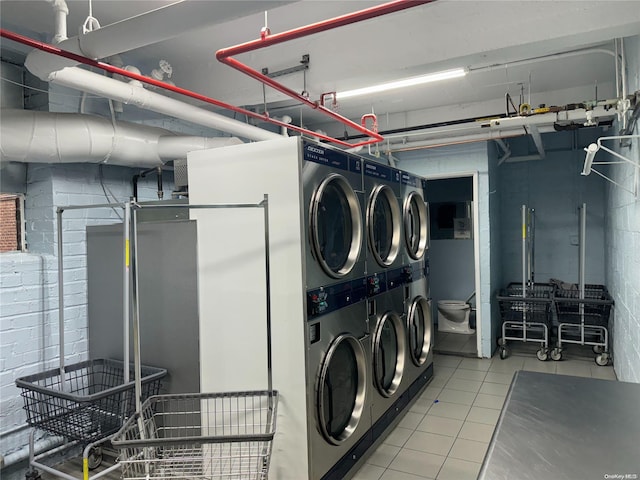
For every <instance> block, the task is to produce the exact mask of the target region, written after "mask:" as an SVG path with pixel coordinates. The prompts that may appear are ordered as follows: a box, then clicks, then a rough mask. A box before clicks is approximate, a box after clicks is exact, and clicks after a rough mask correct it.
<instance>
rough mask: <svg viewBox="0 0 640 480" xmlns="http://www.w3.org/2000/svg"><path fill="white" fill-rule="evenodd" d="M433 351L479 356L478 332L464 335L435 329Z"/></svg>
mask: <svg viewBox="0 0 640 480" xmlns="http://www.w3.org/2000/svg"><path fill="white" fill-rule="evenodd" d="M434 337H435V338H434V342H433V351H434V352H436V353H445V354H454V355H460V356H462V357H477V356H478V354H477V352H478V347H477V343H476V334H475V333H474V334H472V335H463V334H459V333H446V332H438V331H437V330H436V331H435V335H434Z"/></svg>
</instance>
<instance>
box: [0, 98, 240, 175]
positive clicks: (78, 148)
mask: <svg viewBox="0 0 640 480" xmlns="http://www.w3.org/2000/svg"><path fill="white" fill-rule="evenodd" d="M0 131H2V135H0V159H1V160H2V161H3V162H5V161H7V162H34V163H105V164H109V165H123V166H129V167H152V166H158V165H162V164H163V163H165V162H167V161H170V160H175V159H178V158H186V157H187V153H188V152H190V151H193V150H201V149H208V148H216V147H223V146H227V145H236V144H238V143H242V141H241V140H239V139H238V138H235V137H213V138H204V137H192V136H175V135H174V134H173V133H171V132H169V131H168V130H164V129H162V128H157V127H149V126H146V125H140V124H135V123H128V122H117V123H116V124H115V125H114V124H113V123H112V122H111V121H110V120H109V119H106V118H102V117H97V116H94V115H82V114H77V113H50V112H37V111H32V110H10V109H5V110H3V111H2V115H1V116H0Z"/></svg>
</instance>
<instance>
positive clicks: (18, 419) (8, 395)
mask: <svg viewBox="0 0 640 480" xmlns="http://www.w3.org/2000/svg"><path fill="white" fill-rule="evenodd" d="M137 171H138V170H137V169H136V170H134V169H129V168H125V167H110V166H105V167H103V175H102V177H103V183H104V185H105V189H107V188H108V189H109V190H110V191H111V192H113V194H114V195H115V196H116V198H117V200H118V201H123V200H126V199H128V198H129V196H130V195H131V177H132V175H133V174H134V173H136V172H137ZM171 188H172V185H171V184H167V185H166V191H170V189H171ZM25 190H26V196H25V217H26V219H27V230H26V235H27V244H28V249H29V252H28V253H2V254H0V367H1V368H0V370H1V373H0V432H5V431H7V430H9V429H12V428H14V427H17V426H20V425H22V424H24V423H25V418H26V417H25V414H24V412H23V410H22V405H23V402H22V398H21V397H20V392H19V390H18V389H17V387H16V386H15V379H16V378H18V377H22V376H25V375H29V374H33V373H37V372H40V371H43V370H46V369H49V368H52V367H55V366H57V364H58V358H59V357H58V351H59V350H58V345H59V344H58V310H57V308H58V290H57V289H58V287H57V281H58V276H57V258H56V256H55V253H56V249H57V236H56V235H57V232H56V219H55V207H56V206H59V205H79V204H95V203H106V202H107V199H106V198H105V194H104V192H103V190H102V187H101V184H100V174H99V167H98V165H76V164H69V165H45V164H30V165H29V166H28V168H27V182H26V188H25ZM139 196H140V198H141V199H148V200H154V199H157V195H156V184H155V181H154V180H153V179H149V180H148V181H147V180H144V181H141V182H140V184H139ZM111 201H113V199H112V200H111ZM63 219H64V223H63V228H64V253H65V306H66V308H65V351H66V359H65V361H66V363H68V364H69V363H73V362H77V361H81V360H83V359H85V358H87V337H86V325H87V317H86V270H85V267H86V258H85V252H86V243H85V227H86V226H87V225H90V224H100V223H114V222H119V219H118V218H117V216H116V214H115V213H114V212H113V211H112V210H111V209H102V210H94V211H88V210H86V211H76V212H72V211H69V212H68V213H65V214H64V217H63ZM27 435H28V431H27V430H22V431H20V432H18V433H16V434H12V435H5V436H3V438H2V444H1V451H0V453H2V454H3V455H6V454H7V453H9V452H11V451H14V450H16V449H19V448H21V447H22V446H24V445H25V444H26V443H27V440H28V436H27ZM3 478H4V472H3Z"/></svg>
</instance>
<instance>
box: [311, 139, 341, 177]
mask: <svg viewBox="0 0 640 480" xmlns="http://www.w3.org/2000/svg"><path fill="white" fill-rule="evenodd" d="M304 159H305V160H306V161H308V162H315V163H319V164H321V165H327V166H328V167H332V168H337V169H340V170H346V171H349V156H348V155H345V154H341V153H340V152H336V151H334V150H329V149H325V148H322V147H319V146H317V145H311V144H305V146H304Z"/></svg>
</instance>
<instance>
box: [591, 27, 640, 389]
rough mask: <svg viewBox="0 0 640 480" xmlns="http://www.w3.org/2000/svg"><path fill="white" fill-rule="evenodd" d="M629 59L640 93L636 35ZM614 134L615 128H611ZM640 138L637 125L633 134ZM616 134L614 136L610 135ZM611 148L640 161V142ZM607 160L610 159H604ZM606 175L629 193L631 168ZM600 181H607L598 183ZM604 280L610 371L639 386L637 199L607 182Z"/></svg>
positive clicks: (600, 157) (632, 87)
mask: <svg viewBox="0 0 640 480" xmlns="http://www.w3.org/2000/svg"><path fill="white" fill-rule="evenodd" d="M624 47H625V55H626V58H627V73H628V75H627V79H626V82H627V91H628V92H630V93H631V92H634V91H637V90H638V89H640V36H635V37H631V38H626V39H625V40H624ZM614 131H615V132H618V129H614ZM632 133H633V134H634V135H638V134H640V128H639V127H638V126H637V125H636V128H635V130H634V131H633V132H632ZM608 135H617V133H608ZM603 144H605V145H608V146H612V145H615V147H614V148H615V150H617V151H618V152H619V153H620V154H621V155H624V156H626V157H627V158H629V159H631V160H634V161H635V162H640V141H639V140H638V139H635V140H634V141H633V142H632V146H631V148H625V147H620V146H619V145H618V143H617V142H615V141H611V140H609V141H605V142H603ZM607 157H608V158H607ZM608 160H609V161H610V160H614V158H612V157H611V156H609V155H608V154H607V153H606V152H602V151H601V152H598V154H597V155H596V161H608ZM608 173H609V176H610V177H611V178H612V179H613V180H615V181H616V182H618V183H621V184H622V185H623V186H625V187H626V188H629V189H633V181H634V167H633V166H631V165H628V164H625V165H612V166H611V167H610V168H609V172H608ZM600 180H601V181H602V182H603V183H605V180H603V179H600ZM605 246H606V255H605V257H606V265H607V268H606V282H607V286H608V287H609V291H610V292H611V295H612V296H613V299H614V301H615V308H614V311H613V322H612V323H613V328H612V329H613V354H614V368H615V371H616V375H617V376H618V379H619V380H622V381H625V382H636V383H640V198H634V196H633V195H631V194H630V193H628V192H625V191H624V190H622V189H621V188H618V187H617V186H615V185H612V184H610V183H608V182H606V225H605Z"/></svg>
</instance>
